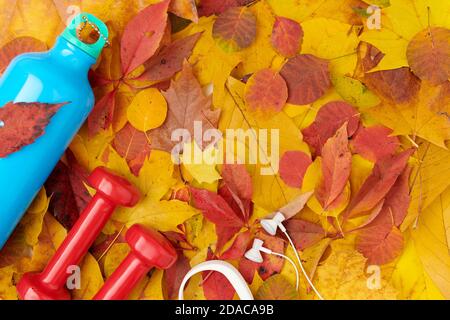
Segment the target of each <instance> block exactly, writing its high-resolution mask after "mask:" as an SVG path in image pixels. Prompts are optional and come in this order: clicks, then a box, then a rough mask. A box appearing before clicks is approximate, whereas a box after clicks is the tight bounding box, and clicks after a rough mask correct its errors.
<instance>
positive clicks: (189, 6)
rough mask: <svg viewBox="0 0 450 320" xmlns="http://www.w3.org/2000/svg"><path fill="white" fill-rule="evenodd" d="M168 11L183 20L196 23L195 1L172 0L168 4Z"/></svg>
mask: <svg viewBox="0 0 450 320" xmlns="http://www.w3.org/2000/svg"><path fill="white" fill-rule="evenodd" d="M169 11H170V12H172V13H174V14H176V15H177V16H179V17H182V18H184V19H188V20H191V21H193V22H195V23H197V22H198V13H197V6H196V3H195V0H174V1H171V2H170V6H169Z"/></svg>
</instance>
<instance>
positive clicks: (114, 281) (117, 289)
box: [93, 252, 151, 300]
mask: <svg viewBox="0 0 450 320" xmlns="http://www.w3.org/2000/svg"><path fill="white" fill-rule="evenodd" d="M150 269H151V267H149V266H148V265H146V264H144V263H143V262H142V261H141V260H140V259H139V258H138V257H137V256H136V255H135V254H134V253H133V252H130V254H129V255H128V256H127V257H126V258H125V259H124V260H123V261H122V263H121V264H120V265H119V267H117V269H116V270H115V271H114V272H113V274H112V275H111V276H110V277H109V278H108V280H106V282H105V284H104V285H103V287H102V288H101V289H100V291H99V292H98V293H97V294H96V295H95V297H94V299H93V300H125V299H127V298H128V296H129V295H130V294H131V292H132V291H133V289H134V288H135V287H136V285H137V284H138V282H139V281H140V280H141V279H142V278H144V276H145V275H146V274H147V273H148V272H149V270H150Z"/></svg>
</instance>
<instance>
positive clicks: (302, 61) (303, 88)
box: [280, 54, 331, 105]
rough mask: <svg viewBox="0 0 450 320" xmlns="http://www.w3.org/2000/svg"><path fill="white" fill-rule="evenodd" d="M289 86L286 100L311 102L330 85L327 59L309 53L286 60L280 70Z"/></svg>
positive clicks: (300, 102) (303, 102)
mask: <svg viewBox="0 0 450 320" xmlns="http://www.w3.org/2000/svg"><path fill="white" fill-rule="evenodd" d="M280 74H281V76H282V77H283V78H284V80H286V83H287V85H288V88H289V99H288V102H289V103H292V104H297V105H305V104H310V103H313V102H314V101H316V100H318V99H319V98H320V97H322V96H323V95H324V94H325V92H327V90H328V89H329V88H330V87H331V80H330V72H329V70H328V61H326V60H323V59H320V58H317V57H315V56H313V55H310V54H301V55H297V56H295V57H294V58H291V59H289V60H288V62H287V63H286V64H285V65H284V66H283V69H281V71H280Z"/></svg>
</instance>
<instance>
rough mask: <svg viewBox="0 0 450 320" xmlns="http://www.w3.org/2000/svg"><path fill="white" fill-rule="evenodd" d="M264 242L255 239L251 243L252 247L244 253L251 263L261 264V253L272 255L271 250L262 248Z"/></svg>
mask: <svg viewBox="0 0 450 320" xmlns="http://www.w3.org/2000/svg"><path fill="white" fill-rule="evenodd" d="M263 244H264V241H262V240H260V239H255V241H253V247H252V248H251V249H250V250H248V251H247V252H246V253H245V257H246V258H247V259H248V260H250V261H253V262H256V263H262V262H263V257H262V255H261V252H264V253H267V254H272V250H269V249H267V248H264V247H263Z"/></svg>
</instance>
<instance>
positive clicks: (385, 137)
mask: <svg viewBox="0 0 450 320" xmlns="http://www.w3.org/2000/svg"><path fill="white" fill-rule="evenodd" d="M391 134H392V130H391V129H389V128H386V127H383V126H374V127H369V128H360V129H359V130H358V131H357V132H356V134H355V137H354V138H353V140H352V142H351V146H352V148H353V150H354V152H355V153H358V154H360V155H361V156H363V157H364V158H366V159H368V160H370V161H373V162H377V161H378V160H380V159H382V158H383V157H386V156H389V155H393V154H395V152H396V151H397V149H398V147H399V145H400V141H399V140H398V138H397V137H394V136H391Z"/></svg>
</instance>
